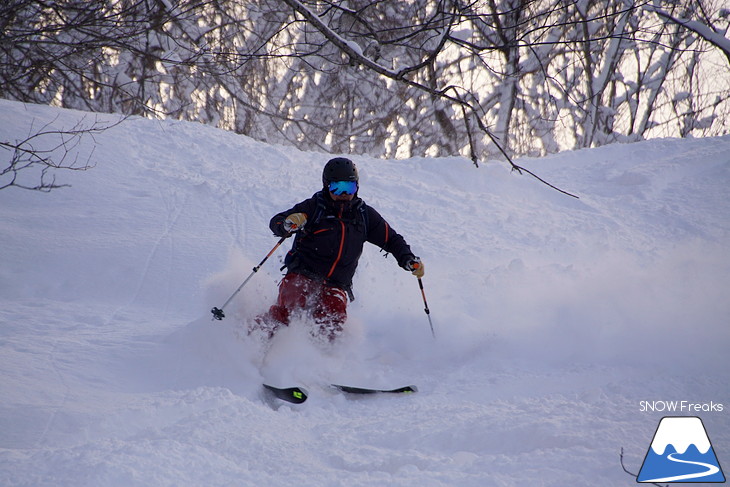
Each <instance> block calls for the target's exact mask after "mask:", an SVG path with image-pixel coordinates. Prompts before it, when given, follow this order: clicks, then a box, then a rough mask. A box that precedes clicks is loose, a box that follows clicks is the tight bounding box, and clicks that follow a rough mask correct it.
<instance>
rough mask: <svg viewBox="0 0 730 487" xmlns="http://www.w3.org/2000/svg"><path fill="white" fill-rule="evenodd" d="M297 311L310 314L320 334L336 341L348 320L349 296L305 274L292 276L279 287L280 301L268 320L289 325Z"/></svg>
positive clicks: (275, 305) (270, 312)
mask: <svg viewBox="0 0 730 487" xmlns="http://www.w3.org/2000/svg"><path fill="white" fill-rule="evenodd" d="M297 311H305V312H307V313H309V314H310V315H311V316H312V318H313V319H314V322H315V323H317V324H318V325H319V333H320V334H322V335H324V336H326V337H327V338H328V339H329V340H334V339H335V338H336V337H337V335H339V334H340V333H341V332H342V325H343V324H344V323H345V320H346V319H347V293H346V292H345V291H344V290H342V289H340V288H338V287H334V286H329V285H327V284H325V283H324V282H321V281H316V280H314V279H310V278H308V277H305V276H303V275H301V274H295V273H292V272H290V273H288V274H287V275H285V276H284V278H283V279H282V280H281V284H279V297H278V298H277V300H276V304H274V305H273V306H272V307H271V308H269V313H268V316H269V318H271V319H273V320H274V321H276V322H278V323H277V324H284V325H288V324H289V319H290V318H291V315H292V314H293V313H295V312H297Z"/></svg>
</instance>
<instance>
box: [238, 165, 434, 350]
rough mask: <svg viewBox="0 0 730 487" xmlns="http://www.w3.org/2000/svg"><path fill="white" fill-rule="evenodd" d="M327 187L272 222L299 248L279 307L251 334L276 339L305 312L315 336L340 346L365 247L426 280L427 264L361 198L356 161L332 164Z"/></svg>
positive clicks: (288, 261)
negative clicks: (295, 315) (260, 332)
mask: <svg viewBox="0 0 730 487" xmlns="http://www.w3.org/2000/svg"><path fill="white" fill-rule="evenodd" d="M322 185H323V188H322V190H321V191H318V192H317V193H315V194H314V195H313V196H312V197H311V198H309V199H307V200H304V201H302V202H300V203H298V204H296V205H294V206H293V207H292V208H291V209H289V210H287V211H283V212H281V213H278V214H276V215H274V217H273V218H272V219H271V222H270V224H269V227H270V228H271V230H272V231H273V232H274V235H276V236H278V237H285V236H289V235H292V234H294V243H293V244H292V248H291V250H290V251H289V252H288V253H287V254H286V257H285V260H284V265H285V267H286V268H287V273H286V275H285V276H284V278H283V279H282V281H281V283H280V284H279V296H278V298H277V300H276V303H275V304H274V305H273V306H271V307H270V308H269V311H268V312H267V313H265V314H263V315H261V316H258V317H257V318H256V319H255V320H254V323H253V326H252V329H251V330H250V331H253V330H255V329H260V330H263V331H264V332H265V333H267V334H268V336H269V338H271V337H272V336H273V335H274V333H275V332H276V330H277V329H278V328H279V327H280V326H281V325H287V326H288V325H289V320H290V317H291V316H292V314H293V313H295V312H297V311H304V312H306V313H308V314H309V316H311V318H312V319H313V320H314V322H315V324H316V325H317V327H316V328H315V331H314V332H313V333H314V334H315V335H316V334H317V333H319V334H320V335H321V336H324V337H326V338H327V339H328V340H329V341H330V342H332V341H334V340H335V338H337V336H338V335H339V334H340V333H342V325H343V324H344V322H345V320H346V319H347V300H348V298H349V299H350V300H351V301H352V300H353V299H354V295H353V293H352V277H353V275H354V274H355V269H356V268H357V263H358V260H359V259H360V255H361V254H362V249H363V244H364V243H365V242H370V243H372V244H374V245H377V246H378V247H380V248H381V249H382V250H384V251H385V252H389V253H391V254H393V256H394V257H395V258H396V260H397V262H398V265H400V266H401V267H402V268H404V269H406V270H408V271H410V272H411V273H413V275H415V276H416V277H419V278H420V277H423V273H424V267H423V262H421V259H420V258H418V257H416V256H415V255H414V254H413V253H412V252H411V249H410V247H409V246H408V244H407V243H406V241H405V239H404V238H403V237H402V236H401V235H400V234H398V233H397V232H396V231H395V230H393V228H392V227H391V226H390V225H389V224H388V222H386V221H385V220H384V219H383V217H382V216H380V214H379V213H378V212H377V211H375V210H374V209H373V208H372V207H371V206H369V205H367V204H366V203H365V202H364V201H363V200H362V199H360V198H359V197H358V196H357V192H358V189H359V178H358V173H357V167H356V166H355V164H354V163H353V162H352V161H351V160H350V159H347V158H344V157H336V158H334V159H331V160H329V161H328V162H327V164H326V165H325V166H324V170H323V171H322Z"/></svg>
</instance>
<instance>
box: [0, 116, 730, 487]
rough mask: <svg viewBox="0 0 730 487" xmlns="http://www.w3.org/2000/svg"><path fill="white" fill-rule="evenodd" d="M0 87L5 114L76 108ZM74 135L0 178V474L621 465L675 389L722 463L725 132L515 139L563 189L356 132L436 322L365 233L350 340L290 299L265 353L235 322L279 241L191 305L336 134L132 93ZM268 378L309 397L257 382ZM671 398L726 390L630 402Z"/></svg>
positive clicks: (144, 477)
mask: <svg viewBox="0 0 730 487" xmlns="http://www.w3.org/2000/svg"><path fill="white" fill-rule="evenodd" d="M0 114H2V116H0V139H2V140H4V141H5V140H9V141H14V140H18V139H22V138H23V137H24V136H27V135H28V134H30V133H32V131H33V129H36V130H37V129H38V128H39V127H41V126H43V125H45V124H48V123H50V124H51V126H52V127H55V128H59V129H64V128H70V127H72V126H74V125H75V124H76V123H77V122H78V120H79V119H83V120H85V121H86V122H89V121H93V120H94V118H93V117H94V116H92V115H88V114H83V113H81V112H74V111H68V110H59V109H53V108H49V107H43V106H34V105H24V104H20V103H14V102H8V101H0ZM84 117H86V118H84ZM90 117H91V118H90ZM96 119H97V120H100V121H110V122H113V121H115V120H117V119H116V118H115V117H113V116H110V115H99V116H96ZM39 143H40V142H39ZM47 143H48V144H50V143H51V142H47ZM92 149H93V154H92V158H93V160H95V161H98V164H97V166H96V167H95V168H94V169H91V170H88V171H85V172H68V171H67V172H62V173H58V174H57V177H58V182H60V183H70V184H72V187H71V188H65V189H59V190H55V191H53V192H51V193H49V194H40V193H34V192H28V191H22V190H17V189H14V188H10V189H6V190H3V191H0V374H2V375H1V376H2V380H1V381H0V485H3V486H38V487H39V486H73V487H80V486H94V487H104V486H120V487H121V486H124V487H129V486H277V485H290V484H295V485H305V486H340V485H343V486H344V485H347V486H382V485H389V486H390V485H393V486H401V485H402V486H411V485H412V486H513V485H514V486H517V485H545V486H561V487H565V486H586V485H593V486H602V485H605V486H617V485H633V484H634V479H632V478H631V477H630V476H628V475H627V474H626V473H624V472H623V470H622V469H621V466H620V464H619V452H620V450H621V448H622V447H623V448H624V449H625V462H626V466H627V467H629V469H631V470H633V471H634V472H638V470H639V468H640V466H641V462H642V460H643V458H644V455H645V454H646V451H647V449H648V447H649V444H650V443H651V439H652V435H653V433H654V431H655V429H656V426H657V424H658V421H659V419H660V418H661V417H662V416H665V415H672V414H674V415H676V414H680V415H699V416H701V417H702V420H703V422H704V424H705V426H706V428H707V431H708V434H709V436H710V439H711V440H712V444H713V447H714V450H715V452H716V453H717V456H718V459H719V461H720V464H721V465H730V416H729V414H730V389H729V388H728V386H727V384H728V383H730V367H728V365H730V359H728V354H727V349H728V346H729V345H730V330H729V327H728V322H729V321H730V319H729V318H730V300H728V285H729V284H730V246H729V244H728V241H729V239H730V189H729V188H730V137H721V138H710V139H697V140H692V139H688V140H653V141H648V142H642V143H637V144H631V145H614V146H608V147H602V148H599V149H592V150H582V151H576V152H571V153H563V154H559V155H554V156H550V157H546V158H542V159H535V160H521V161H519V162H520V164H522V165H524V166H526V167H529V168H530V169H531V170H533V171H535V172H536V173H538V174H539V175H540V176H542V177H544V178H546V179H547V180H549V181H550V182H552V183H554V184H556V185H558V186H560V187H562V188H564V189H566V190H568V191H571V192H574V193H576V194H578V195H579V196H580V199H579V200H576V199H573V198H569V197H567V196H564V195H562V194H560V193H558V192H556V191H554V190H551V189H549V188H547V187H546V186H544V185H542V184H540V183H539V182H537V181H536V180H534V179H531V178H530V177H529V176H518V175H516V174H513V173H510V172H509V170H508V169H507V168H506V167H505V166H504V165H503V164H500V163H489V164H485V165H483V166H482V167H480V168H478V169H476V168H474V167H473V166H472V165H471V164H470V163H469V162H468V161H467V160H465V159H461V158H448V159H411V160H405V161H382V160H375V159H370V158H367V157H359V156H358V157H354V160H355V161H356V163H357V164H358V167H359V169H360V174H361V192H360V194H361V196H362V197H363V198H364V199H365V200H366V201H367V202H369V203H370V204H372V205H373V206H374V207H376V208H377V209H378V210H379V211H380V212H381V214H383V216H385V218H386V219H387V220H388V221H389V222H390V223H391V224H392V226H393V227H394V228H395V229H396V230H398V231H399V232H400V233H402V234H403V235H404V236H405V237H406V239H407V240H408V241H409V243H410V244H411V246H412V248H413V249H414V251H415V252H416V253H417V254H418V255H420V256H421V257H422V258H423V260H424V262H425V264H426V277H425V278H424V280H423V282H424V286H425V291H426V294H427V297H428V302H429V306H430V309H431V316H432V318H433V321H434V326H435V329H436V330H435V331H436V339H434V338H433V337H432V336H431V332H430V330H429V326H428V321H427V317H426V316H425V313H424V312H423V303H422V300H421V295H420V291H419V290H418V286H417V283H416V281H415V279H414V278H413V277H412V276H410V275H409V274H408V273H406V272H404V271H402V270H401V269H399V268H398V267H397V265H396V264H395V262H394V260H393V259H392V258H383V255H382V254H381V253H379V252H378V250H377V249H375V248H374V247H369V248H367V249H366V251H365V253H364V254H363V258H362V260H361V265H360V268H359V270H358V274H357V275H356V280H355V293H356V297H357V299H356V301H355V302H353V303H352V304H351V305H350V319H349V322H348V330H347V334H346V336H345V337H343V339H342V340H341V342H340V343H338V344H337V346H335V347H327V346H323V345H322V344H320V343H317V342H316V341H314V340H310V339H309V338H308V334H307V323H305V322H298V323H296V325H297V326H292V327H291V328H290V329H287V330H284V331H283V332H282V333H281V334H280V335H278V336H277V338H276V340H275V341H274V343H273V344H272V345H271V348H270V350H268V353H267V354H265V350H264V348H263V347H262V345H261V344H260V343H258V342H257V341H255V340H251V339H250V338H246V337H244V336H243V334H242V329H243V326H244V323H245V321H246V320H247V319H249V318H250V317H251V316H253V315H255V314H256V313H257V312H260V311H261V310H263V309H265V308H266V307H267V306H268V305H269V304H270V303H271V301H272V300H273V298H274V296H275V292H276V281H277V279H278V278H279V276H280V272H279V270H278V268H279V266H280V260H281V257H282V256H283V255H284V249H280V250H279V251H278V252H277V253H276V254H275V256H274V257H272V259H271V260H270V261H269V262H267V263H266V265H265V266H264V267H263V268H262V270H261V271H260V272H259V273H258V274H256V276H255V277H254V278H253V279H252V280H251V282H250V283H249V285H248V286H247V287H246V288H244V290H243V291H242V292H241V294H240V295H239V296H238V298H237V299H236V300H235V301H234V302H233V303H232V304H231V305H230V308H229V309H228V310H227V311H228V317H227V318H226V319H225V320H224V321H222V322H214V321H212V320H211V319H210V318H211V315H210V313H209V309H210V308H211V307H212V306H220V305H221V304H222V303H223V301H225V299H226V298H227V297H228V296H229V295H230V294H231V293H232V292H233V291H234V290H235V289H236V287H237V286H238V285H239V284H240V283H241V282H242V280H243V279H244V278H245V277H246V276H247V275H248V274H249V273H250V271H251V268H252V267H253V266H254V265H255V264H257V263H258V262H259V261H260V259H261V258H263V256H264V255H266V253H267V252H268V251H269V250H270V249H271V247H272V246H273V245H274V244H275V243H276V238H275V237H273V236H272V235H271V234H270V232H269V231H268V228H267V224H268V220H269V218H270V217H271V215H273V214H274V213H276V212H278V211H281V210H283V209H285V208H288V207H289V206H291V204H292V203H294V202H297V201H300V200H302V199H304V198H306V197H308V196H310V195H311V194H312V193H313V192H314V191H316V190H317V189H318V187H319V185H320V184H321V183H320V175H321V168H322V166H323V164H324V162H325V161H326V160H327V159H328V158H329V157H330V156H329V155H326V154H318V153H303V152H299V151H297V150H295V149H293V148H290V147H283V146H271V145H265V144H262V143H258V142H255V141H253V140H251V139H248V138H246V137H242V136H237V135H234V134H231V133H227V132H223V131H220V130H215V129H212V128H210V127H206V126H202V125H198V124H191V123H181V122H172V121H164V122H160V121H151V120H146V119H137V118H132V119H129V120H126V121H124V122H123V123H121V124H120V125H118V126H115V127H114V128H111V129H109V130H107V131H105V132H103V133H101V134H98V135H96V136H95V137H94V138H93V139H92V138H86V139H84V140H83V141H82V143H81V144H80V145H79V147H77V148H76V149H74V150H75V151H79V154H80V157H81V159H82V160H83V159H84V158H85V157H88V156H89V154H91V151H92ZM6 158H7V153H3V160H6ZM262 380H270V381H273V382H278V383H280V384H282V385H284V384H286V385H290V384H296V385H304V386H306V387H308V388H309V391H310V394H311V396H310V400H309V401H307V403H305V404H303V405H301V406H290V405H281V404H275V403H271V402H269V401H267V400H265V398H264V397H262V395H261V390H260V383H261V381H262ZM329 381H337V382H345V383H350V384H352V385H359V386H379V387H386V386H388V387H395V386H399V385H404V384H409V383H414V384H417V385H418V386H419V388H420V392H419V393H418V394H415V395H412V396H408V397H368V398H363V399H357V400H353V399H348V398H345V397H344V396H342V395H338V394H335V393H333V392H330V391H329V390H327V389H326V388H324V387H323V385H324V384H326V383H328V382H329ZM674 400H679V401H682V400H684V401H688V402H690V403H693V404H700V405H706V404H709V403H710V402H712V403H714V404H722V405H723V406H724V409H723V410H722V411H717V410H715V411H702V410H701V409H700V411H677V412H675V413H668V412H666V411H663V412H662V411H656V410H655V411H653V412H651V411H649V412H646V411H642V409H644V408H643V407H641V404H642V403H641V401H674Z"/></svg>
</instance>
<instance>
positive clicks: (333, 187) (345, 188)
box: [328, 181, 357, 196]
mask: <svg viewBox="0 0 730 487" xmlns="http://www.w3.org/2000/svg"><path fill="white" fill-rule="evenodd" d="M328 188H329V190H330V192H332V194H335V195H337V196H339V195H341V194H355V193H357V181H332V182H331V183H330V184H329V186H328Z"/></svg>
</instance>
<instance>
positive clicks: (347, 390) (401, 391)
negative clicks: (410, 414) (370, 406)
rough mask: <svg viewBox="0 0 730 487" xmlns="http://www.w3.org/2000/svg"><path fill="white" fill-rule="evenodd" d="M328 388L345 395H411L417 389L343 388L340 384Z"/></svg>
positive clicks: (414, 387)
mask: <svg viewBox="0 0 730 487" xmlns="http://www.w3.org/2000/svg"><path fill="white" fill-rule="evenodd" d="M330 387H332V388H333V389H337V390H338V391H340V392H345V393H347V394H413V393H414V392H418V388H417V387H416V386H404V387H398V388H397V389H370V388H367V387H352V386H343V385H340V384H331V385H330Z"/></svg>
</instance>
